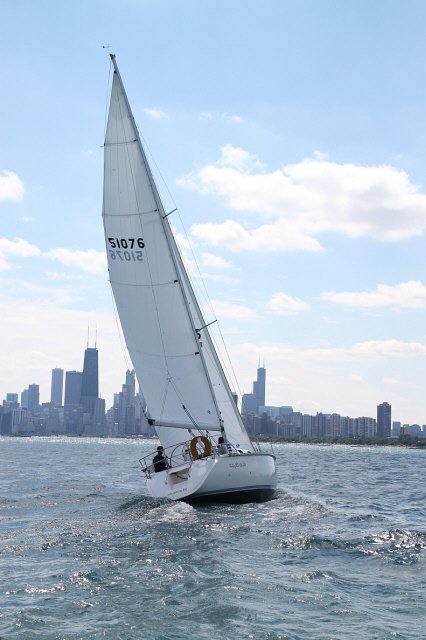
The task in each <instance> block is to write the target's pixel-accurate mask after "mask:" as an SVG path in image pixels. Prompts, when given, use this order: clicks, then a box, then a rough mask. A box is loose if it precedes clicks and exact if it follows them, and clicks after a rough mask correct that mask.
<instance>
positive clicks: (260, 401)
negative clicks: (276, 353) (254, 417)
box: [253, 366, 266, 411]
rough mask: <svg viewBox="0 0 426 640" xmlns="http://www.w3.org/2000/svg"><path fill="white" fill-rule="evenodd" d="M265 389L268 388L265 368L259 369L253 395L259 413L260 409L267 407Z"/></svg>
mask: <svg viewBox="0 0 426 640" xmlns="http://www.w3.org/2000/svg"><path fill="white" fill-rule="evenodd" d="M265 387H266V369H265V367H264V366H263V367H260V366H259V367H258V369H257V380H256V382H253V393H254V394H255V396H256V404H257V411H259V407H264V406H265Z"/></svg>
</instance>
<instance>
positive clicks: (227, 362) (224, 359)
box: [139, 134, 242, 397]
mask: <svg viewBox="0 0 426 640" xmlns="http://www.w3.org/2000/svg"><path fill="white" fill-rule="evenodd" d="M139 136H140V138H141V139H142V141H143V144H144V147H145V149H146V151H147V152H148V153H149V156H150V159H151V161H152V164H153V165H154V166H155V168H156V170H157V172H158V175H159V177H160V178H161V181H162V183H163V185H164V187H165V189H166V191H167V193H168V194H169V197H170V200H171V201H172V203H173V205H174V206H175V211H177V216H178V218H179V222H180V226H181V228H182V231H183V235H184V237H185V240H186V242H187V244H188V247H189V250H190V252H191V257H192V259H193V261H194V265H195V267H196V270H197V273H198V278H199V282H200V286H194V285H195V283H194V281H193V278H190V280H191V281H192V285H193V286H194V289H196V290H197V291H198V292H199V294H201V297H202V298H203V299H204V301H205V302H206V304H207V306H208V307H209V310H210V313H211V314H212V315H213V317H214V318H216V319H217V314H216V313H215V311H214V306H213V303H212V301H211V298H210V296H209V293H208V290H207V287H206V283H205V280H204V278H203V275H202V272H201V269H200V266H199V263H198V260H197V257H196V255H195V252H194V248H193V244H192V242H191V239H190V237H189V235H188V232H187V230H186V227H185V224H184V222H183V220H182V216H181V215H180V211H179V207H178V206H177V203H176V201H175V199H174V197H173V194H172V193H171V191H170V189H169V187H168V184H167V182H166V180H165V178H164V176H163V174H162V172H161V169H160V168H159V166H158V164H157V162H156V161H155V158H154V156H153V153H152V151H151V149H150V147H149V145H148V143H147V141H146V139H145V137H144V136H143V135H141V134H139ZM182 259H183V256H182ZM188 276H189V274H188ZM201 285H202V286H201ZM217 325H218V326H217V329H218V332H219V335H220V339H221V342H222V347H223V350H224V352H225V356H224V355H223V351H222V348H221V347H220V345H219V343H218V341H217V340H216V338H215V337H213V335H212V333H211V332H210V337H211V339H212V342H213V344H214V347H215V349H216V351H217V352H218V354H219V356H220V360H221V364H222V366H223V368H224V370H225V373H226V376H227V378H228V380H229V381H232V383H233V385H234V387H235V389H236V391H237V392H238V394H239V395H240V397H242V394H241V388H240V385H239V383H238V378H237V375H236V373H235V369H234V367H233V364H232V360H231V358H230V356H229V352H228V349H227V346H226V342H225V339H224V337H223V333H222V330H221V327H220V324H219V322H217ZM229 369H230V371H229Z"/></svg>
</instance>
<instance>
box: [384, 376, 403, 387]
mask: <svg viewBox="0 0 426 640" xmlns="http://www.w3.org/2000/svg"><path fill="white" fill-rule="evenodd" d="M383 382H384V384H390V385H399V384H401V383H400V381H399V380H396V379H395V378H383Z"/></svg>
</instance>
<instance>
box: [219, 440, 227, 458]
mask: <svg viewBox="0 0 426 640" xmlns="http://www.w3.org/2000/svg"><path fill="white" fill-rule="evenodd" d="M217 452H218V453H219V455H223V454H225V453H228V445H227V444H226V442H225V438H224V437H223V436H219V438H218V440H217Z"/></svg>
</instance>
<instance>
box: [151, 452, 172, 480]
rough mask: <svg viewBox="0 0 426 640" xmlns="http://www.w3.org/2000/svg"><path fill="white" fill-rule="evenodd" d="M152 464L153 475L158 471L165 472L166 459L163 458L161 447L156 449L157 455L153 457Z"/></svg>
mask: <svg viewBox="0 0 426 640" xmlns="http://www.w3.org/2000/svg"><path fill="white" fill-rule="evenodd" d="M152 464H153V465H154V471H155V473H158V472H159V471H165V470H166V469H168V468H169V463H168V462H167V457H166V456H165V454H164V449H163V447H162V446H161V445H160V446H158V447H157V455H155V456H154V458H153V460H152Z"/></svg>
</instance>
